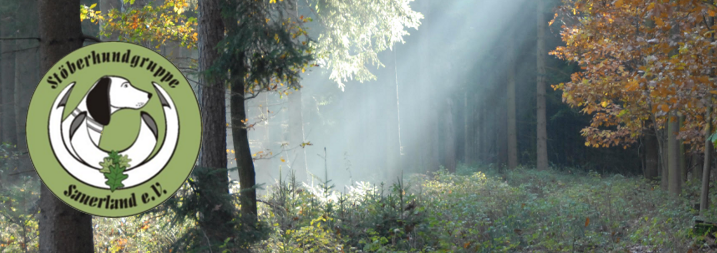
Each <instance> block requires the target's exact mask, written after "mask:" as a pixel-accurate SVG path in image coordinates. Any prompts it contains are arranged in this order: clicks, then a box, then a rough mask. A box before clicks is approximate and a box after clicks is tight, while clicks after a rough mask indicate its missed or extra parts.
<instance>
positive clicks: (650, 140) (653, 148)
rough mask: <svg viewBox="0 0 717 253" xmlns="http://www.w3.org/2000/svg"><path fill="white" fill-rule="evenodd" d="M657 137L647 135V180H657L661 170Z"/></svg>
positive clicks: (650, 134)
mask: <svg viewBox="0 0 717 253" xmlns="http://www.w3.org/2000/svg"><path fill="white" fill-rule="evenodd" d="M657 145H658V144H657V136H656V135H655V134H654V133H648V134H646V135H645V174H644V176H645V178H647V179H650V180H655V179H656V178H657V177H658V169H659V159H660V155H659V150H658V149H659V148H658V146H657Z"/></svg>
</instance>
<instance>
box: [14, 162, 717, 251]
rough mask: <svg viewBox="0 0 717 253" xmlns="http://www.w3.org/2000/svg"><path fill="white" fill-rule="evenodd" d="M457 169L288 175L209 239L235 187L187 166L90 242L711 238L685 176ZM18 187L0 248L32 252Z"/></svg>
mask: <svg viewBox="0 0 717 253" xmlns="http://www.w3.org/2000/svg"><path fill="white" fill-rule="evenodd" d="M461 166H464V168H463V169H462V170H463V171H464V173H465V174H467V175H456V174H451V173H448V172H446V171H445V170H442V171H438V172H435V173H433V174H431V175H422V174H416V175H411V176H409V177H407V178H406V179H405V180H404V179H403V178H399V179H397V180H396V181H395V183H394V184H392V185H391V186H390V187H384V186H383V185H379V186H376V185H371V184H369V183H365V182H356V183H354V184H352V185H350V186H346V187H345V188H344V189H342V190H340V191H337V190H333V189H331V188H330V187H327V186H326V185H315V186H311V185H306V184H303V185H300V184H299V183H297V182H296V181H295V179H294V177H293V175H292V174H289V176H288V177H280V178H279V182H278V183H277V184H275V185H272V186H271V187H269V188H268V191H267V195H265V196H264V198H261V199H263V200H261V201H260V206H259V207H260V209H259V213H260V226H261V230H260V231H259V232H256V231H255V232H246V231H240V229H239V228H240V227H241V226H240V224H239V223H240V219H238V217H235V218H234V219H233V221H232V226H231V227H232V228H234V230H233V231H229V232H227V234H226V239H225V240H224V241H217V242H209V241H208V239H207V237H206V236H205V234H204V233H205V232H204V231H202V230H201V226H199V224H201V223H202V222H205V221H206V219H209V217H205V216H203V215H202V214H203V213H211V210H215V209H216V210H218V209H220V208H240V206H238V205H239V203H240V202H239V201H238V197H237V196H236V193H237V190H238V189H239V187H238V186H237V185H234V186H233V187H232V193H231V194H225V195H215V194H210V191H212V189H206V188H201V187H200V186H198V184H197V183H196V182H197V181H198V180H211V179H212V178H216V176H217V175H215V173H216V171H218V170H211V169H206V168H197V169H195V172H194V173H193V175H192V177H191V179H190V180H188V181H187V183H186V184H185V185H184V186H183V187H182V188H181V189H180V191H179V192H178V193H177V194H176V195H175V196H173V197H172V198H170V199H169V200H168V201H167V202H165V203H164V204H162V205H160V206H159V207H157V208H155V209H154V210H152V211H150V212H148V213H145V214H142V215H138V216H134V217H126V218H100V217H95V218H94V220H93V224H94V233H95V236H94V238H95V250H96V251H98V252H100V251H102V252H170V251H171V252H208V248H209V246H210V245H214V248H217V247H218V248H221V249H222V250H226V251H228V252H236V251H243V250H247V249H251V250H252V251H254V252H307V251H308V252H338V251H343V252H358V251H363V252H429V251H431V252H432V251H437V252H573V251H575V252H625V251H627V250H630V251H633V252H634V251H637V250H640V251H641V252H646V251H652V252H657V251H663V252H664V251H669V252H687V251H688V250H689V249H692V250H693V252H706V251H707V250H709V248H708V247H702V246H710V245H707V244H709V241H708V240H705V238H706V237H705V232H704V231H696V230H693V218H692V217H693V216H694V215H696V210H692V208H691V206H690V205H689V203H690V201H688V200H689V199H694V197H695V196H697V190H698V189H699V187H697V184H695V183H693V182H688V183H687V184H686V185H685V190H684V191H683V194H682V196H683V197H682V198H674V197H671V196H670V195H669V194H667V193H665V192H663V191H661V190H659V186H657V185H655V184H654V183H653V182H651V181H649V180H644V179H640V178H630V177H623V176H621V175H601V174H598V173H595V172H577V173H567V172H557V171H536V170H529V169H522V168H519V169H516V170H497V169H494V168H491V167H489V166H483V167H479V168H480V169H477V168H476V167H471V166H466V165H460V166H459V168H461ZM468 171H475V172H473V173H471V174H468ZM287 178H288V180H287ZM323 181H325V182H326V181H328V180H325V179H324V180H323ZM20 186H21V187H20ZM713 187H715V186H713ZM23 189H24V191H23ZM16 190H17V191H8V190H7V189H4V191H5V192H11V194H3V195H2V198H3V201H4V202H3V207H6V206H7V204H6V203H7V201H12V202H13V205H12V207H13V208H15V210H11V209H8V208H6V209H2V210H1V212H0V214H2V215H0V227H3V228H5V229H3V230H0V245H3V246H2V247H4V248H5V249H7V250H9V251H22V250H23V247H27V249H28V250H29V251H36V250H37V220H36V217H35V215H34V214H36V213H37V209H36V207H35V208H34V209H33V206H36V205H34V204H33V203H34V202H35V201H36V199H37V198H38V197H39V194H38V193H39V181H38V180H37V179H36V178H31V177H28V178H27V179H26V180H24V181H22V185H18V187H17V188H16ZM713 190H714V189H713ZM23 194H24V195H23ZM23 196H24V197H23ZM217 196H219V197H217ZM23 198H25V201H26V202H25V203H26V204H21V203H23V202H22V201H23ZM711 198H712V200H711V203H717V199H715V196H714V195H713V196H711ZM25 207H27V208H25ZM8 210H10V211H14V212H16V213H15V214H12V215H11V214H10V213H9V212H8ZM33 210H34V211H33ZM710 210H711V211H709V212H708V213H707V214H706V215H705V217H704V219H705V220H708V221H714V220H717V211H716V210H717V206H715V205H714V204H713V206H711V209H710ZM234 213H236V212H234ZM15 217H21V218H22V219H24V220H22V221H21V220H20V219H17V218H15ZM257 233H258V234H257ZM23 238H26V239H23ZM215 252H216V251H215Z"/></svg>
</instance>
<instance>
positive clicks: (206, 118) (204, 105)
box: [197, 0, 231, 248]
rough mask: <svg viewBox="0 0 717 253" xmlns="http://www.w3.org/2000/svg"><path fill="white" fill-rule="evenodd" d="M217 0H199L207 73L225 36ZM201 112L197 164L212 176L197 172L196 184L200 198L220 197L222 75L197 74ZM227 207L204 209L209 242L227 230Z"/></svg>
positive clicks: (225, 189)
mask: <svg viewBox="0 0 717 253" xmlns="http://www.w3.org/2000/svg"><path fill="white" fill-rule="evenodd" d="M220 5H221V2H220V1H219V0H202V1H199V6H198V7H199V18H198V19H199V29H198V32H199V71H200V73H206V71H207V70H208V69H209V68H211V67H212V65H213V64H214V62H215V61H216V60H217V59H218V58H219V53H218V52H217V50H216V46H217V44H218V42H219V41H220V40H221V39H222V38H223V37H224V24H223V22H222V19H221V15H220V13H221V12H220V10H221V6H220ZM199 85H200V88H199V90H200V93H201V102H200V103H201V114H202V148H201V149H202V150H201V151H200V153H199V161H198V162H199V167H201V168H202V169H204V170H208V171H211V172H212V173H211V175H212V176H204V175H202V174H200V175H198V176H201V177H198V178H197V184H198V186H199V187H198V188H199V189H202V192H201V194H203V195H202V197H203V198H209V199H217V198H222V194H228V193H229V186H228V183H229V182H228V181H229V180H228V178H227V153H226V146H227V142H226V100H225V88H224V81H223V75H216V76H207V75H204V74H203V75H200V79H199ZM227 210H228V208H219V209H218V210H217V211H212V212H211V213H204V214H203V216H204V218H203V219H202V220H201V221H200V223H199V226H200V227H201V228H202V230H203V231H204V232H205V233H206V234H207V237H209V240H210V242H211V243H212V245H217V244H220V243H221V242H223V241H224V239H226V235H227V234H228V232H229V229H230V228H229V227H228V226H227V223H229V222H230V221H231V215H230V214H229V213H228V211H227ZM212 248H215V246H212Z"/></svg>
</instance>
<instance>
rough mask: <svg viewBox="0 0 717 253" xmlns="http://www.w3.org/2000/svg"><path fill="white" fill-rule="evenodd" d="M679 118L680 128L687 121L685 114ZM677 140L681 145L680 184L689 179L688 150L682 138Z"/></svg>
mask: <svg viewBox="0 0 717 253" xmlns="http://www.w3.org/2000/svg"><path fill="white" fill-rule="evenodd" d="M679 119H680V122H679V126H678V130H679V129H681V128H682V127H683V125H684V123H683V122H684V121H685V116H684V115H681V116H680V117H679ZM677 141H678V143H679V144H680V145H679V147H680V150H679V163H680V174H681V175H680V184H682V183H684V182H685V181H687V154H686V151H687V150H686V148H685V142H684V141H683V140H682V139H678V140H677Z"/></svg>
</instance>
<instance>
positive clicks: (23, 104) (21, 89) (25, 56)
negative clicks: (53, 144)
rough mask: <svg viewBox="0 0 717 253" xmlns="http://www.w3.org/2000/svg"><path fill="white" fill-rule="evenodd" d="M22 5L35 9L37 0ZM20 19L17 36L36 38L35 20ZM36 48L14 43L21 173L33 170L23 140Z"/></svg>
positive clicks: (34, 43) (33, 84) (35, 78)
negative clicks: (20, 28)
mask: <svg viewBox="0 0 717 253" xmlns="http://www.w3.org/2000/svg"><path fill="white" fill-rule="evenodd" d="M22 3H23V4H24V5H23V6H22V8H23V9H26V10H36V9H37V0H27V1H23V2H22ZM21 19H22V23H23V24H24V26H23V27H22V30H21V31H24V32H22V33H21V34H19V36H22V37H36V36H37V35H36V34H35V32H34V31H37V21H36V19H35V18H34V17H33V16H31V15H28V16H26V17H23V18H21ZM36 46H38V44H37V41H22V40H17V41H16V48H17V49H18V50H19V51H18V52H17V53H15V63H16V65H15V124H16V125H15V126H16V129H17V151H18V152H19V154H20V157H19V164H18V168H19V171H20V172H21V173H25V172H30V171H32V169H33V167H32V162H31V161H30V156H29V153H28V149H27V140H26V139H25V135H26V132H25V123H26V121H27V110H28V107H29V106H30V100H31V99H32V93H33V92H34V91H35V88H36V87H37V84H38V82H39V76H38V71H37V69H38V68H39V66H40V65H39V62H38V57H37V50H33V49H31V48H34V47H36ZM31 174H32V173H31Z"/></svg>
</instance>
